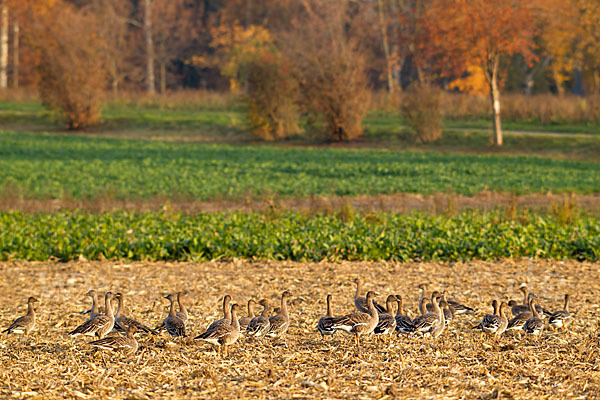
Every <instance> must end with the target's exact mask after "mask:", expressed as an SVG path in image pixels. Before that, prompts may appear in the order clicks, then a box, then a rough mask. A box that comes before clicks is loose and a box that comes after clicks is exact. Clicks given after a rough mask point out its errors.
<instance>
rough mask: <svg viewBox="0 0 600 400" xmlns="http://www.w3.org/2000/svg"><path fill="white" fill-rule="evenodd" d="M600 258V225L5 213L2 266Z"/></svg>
mask: <svg viewBox="0 0 600 400" xmlns="http://www.w3.org/2000/svg"><path fill="white" fill-rule="evenodd" d="M80 256H83V257H85V258H87V259H94V260H98V259H100V260H102V259H112V260H118V259H128V260H178V261H188V260H193V261H202V260H215V259H223V258H229V259H230V258H234V257H235V258H245V259H271V260H299V261H320V260H396V261H410V260H450V261H456V260H471V259H481V260H493V259H499V258H508V257H525V256H527V257H542V258H555V259H566V258H569V259H578V260H591V261H594V260H598V259H600V220H598V219H597V218H592V217H583V216H575V217H571V218H570V220H569V221H566V220H564V219H563V218H561V217H560V216H551V215H545V216H544V215H538V214H530V213H523V214H522V215H519V216H518V217H516V218H511V217H507V216H506V215H504V214H503V213H502V212H492V213H483V214H481V213H474V212H466V213H462V214H459V215H457V216H453V217H448V216H425V215H420V214H414V215H398V214H385V213H381V214H377V215H366V216H361V215H345V216H340V215H323V214H318V215H316V216H306V215H303V214H301V213H296V212H287V213H281V214H277V213H272V214H260V213H200V214H195V215H186V214H180V213H175V214H165V213H154V212H153V213H127V212H115V213H104V214H89V213H82V212H73V213H64V212H61V213H36V214H26V213H19V212H8V213H6V212H5V213H0V259H1V260H40V261H43V260H48V259H55V260H61V261H68V260H74V259H78V258H79V257H80Z"/></svg>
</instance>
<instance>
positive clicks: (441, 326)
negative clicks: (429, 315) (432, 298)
mask: <svg viewBox="0 0 600 400" xmlns="http://www.w3.org/2000/svg"><path fill="white" fill-rule="evenodd" d="M438 307H439V311H438V318H439V319H440V323H439V324H437V325H436V326H435V327H434V328H433V329H432V330H431V337H434V338H436V337H438V336H440V335H441V334H442V333H443V332H444V328H446V316H445V313H444V310H445V309H446V308H447V307H448V303H447V302H446V300H445V299H444V298H442V301H441V302H440V304H438Z"/></svg>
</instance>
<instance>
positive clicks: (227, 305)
mask: <svg viewBox="0 0 600 400" xmlns="http://www.w3.org/2000/svg"><path fill="white" fill-rule="evenodd" d="M222 324H231V296H230V295H228V294H226V295H225V296H224V297H223V318H221V319H218V320H216V321H213V322H212V323H211V324H210V325H209V326H208V328H206V329H207V330H208V329H214V328H215V327H216V326H217V325H222Z"/></svg>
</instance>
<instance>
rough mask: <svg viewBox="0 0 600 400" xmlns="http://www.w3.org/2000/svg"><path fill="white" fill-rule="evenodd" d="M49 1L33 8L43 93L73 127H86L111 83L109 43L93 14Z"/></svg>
mask: <svg viewBox="0 0 600 400" xmlns="http://www.w3.org/2000/svg"><path fill="white" fill-rule="evenodd" d="M48 4H50V5H48ZM46 6H47V9H46V10H44V12H41V11H39V12H37V13H36V10H30V17H31V19H30V21H31V25H30V30H29V35H28V42H29V43H30V44H31V46H33V47H34V48H35V50H36V52H37V61H38V62H37V70H38V74H39V83H38V88H39V91H40V97H41V98H42V102H43V103H44V104H45V105H46V106H48V107H50V108H52V109H54V110H56V111H57V112H59V113H60V114H61V115H62V117H63V118H64V119H65V121H66V125H67V127H68V128H69V129H81V128H85V127H86V126H89V125H92V124H94V123H96V122H97V121H98V119H99V117H100V101H101V97H102V94H103V92H104V90H105V88H106V85H107V79H106V71H105V68H104V64H103V52H104V50H105V43H104V42H103V41H102V40H101V38H100V37H99V35H98V33H97V32H98V29H99V28H98V22H97V19H96V17H95V16H94V15H93V14H90V13H86V12H83V11H80V10H77V9H75V8H74V7H73V6H70V5H69V4H66V3H63V2H60V1H54V2H48V3H47V5H46Z"/></svg>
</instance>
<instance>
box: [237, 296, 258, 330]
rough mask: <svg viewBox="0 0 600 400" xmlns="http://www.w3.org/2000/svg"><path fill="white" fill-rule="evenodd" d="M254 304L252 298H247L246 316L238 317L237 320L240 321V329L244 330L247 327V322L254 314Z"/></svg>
mask: <svg viewBox="0 0 600 400" xmlns="http://www.w3.org/2000/svg"><path fill="white" fill-rule="evenodd" d="M255 304H256V302H255V301H254V300H252V299H250V300H248V316H247V317H244V318H240V320H239V321H238V322H239V323H240V330H242V331H245V330H246V328H248V324H249V323H250V321H252V318H254V317H255V315H254V305H255Z"/></svg>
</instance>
